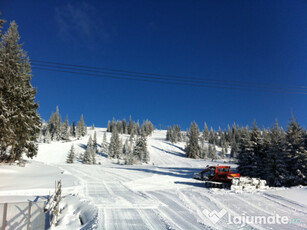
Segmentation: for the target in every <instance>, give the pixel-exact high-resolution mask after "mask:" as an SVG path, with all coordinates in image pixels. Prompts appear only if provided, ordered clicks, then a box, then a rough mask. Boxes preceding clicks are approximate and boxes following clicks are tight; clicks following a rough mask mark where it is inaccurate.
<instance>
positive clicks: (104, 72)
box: [33, 63, 307, 93]
mask: <svg viewBox="0 0 307 230" xmlns="http://www.w3.org/2000/svg"><path fill="white" fill-rule="evenodd" d="M33 65H34V66H35V67H43V68H46V67H48V68H50V67H51V68H56V69H64V70H75V71H78V72H79V71H81V72H85V73H88V72H89V73H102V74H112V75H120V76H125V77H127V76H131V77H136V78H144V79H152V80H171V81H174V82H181V83H202V84H204V83H205V84H206V85H222V86H226V87H227V86H230V87H243V88H247V87H249V88H250V87H254V88H260V89H262V88H263V89H270V90H271V89H274V90H287V91H293V90H294V91H303V92H306V93H307V91H306V90H304V89H292V88H285V87H283V88H282V87H269V86H265V85H264V86H258V85H245V84H233V83H232V84H230V83H228V82H227V83H223V82H207V81H206V80H203V81H196V80H192V81H191V80H186V79H182V80H181V79H180V80H179V79H174V78H165V77H149V76H142V75H135V74H134V75H133V74H130V73H127V74H124V73H116V72H106V71H98V70H87V69H82V68H76V67H66V66H56V65H50V64H36V63H33Z"/></svg>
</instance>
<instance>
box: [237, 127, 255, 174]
mask: <svg viewBox="0 0 307 230" xmlns="http://www.w3.org/2000/svg"><path fill="white" fill-rule="evenodd" d="M253 164H254V149H253V143H252V142H251V138H250V133H249V131H247V130H246V131H245V132H242V135H241V141H240V147H239V155H238V165H239V166H238V170H239V172H240V173H241V174H242V175H243V176H251V174H252V173H251V172H253Z"/></svg>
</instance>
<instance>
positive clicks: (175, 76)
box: [31, 60, 307, 90]
mask: <svg viewBox="0 0 307 230" xmlns="http://www.w3.org/2000/svg"><path fill="white" fill-rule="evenodd" d="M31 62H32V64H40V65H42V64H41V63H45V64H49V65H52V66H68V67H77V68H82V69H88V70H91V71H93V69H95V70H105V71H111V72H117V74H119V73H128V74H134V75H148V76H160V77H167V78H172V79H174V78H178V79H187V80H189V81H191V80H192V81H193V80H196V81H202V82H203V81H205V82H207V81H210V82H223V83H229V84H233V83H238V84H243V85H245V84H246V85H259V86H272V87H282V88H283V87H286V88H287V89H289V88H293V89H299V88H301V89H304V90H305V89H307V86H296V85H281V84H272V83H259V82H248V81H229V80H221V79H210V78H197V77H186V76H178V75H169V74H156V73H144V72H135V71H127V70H118V69H112V68H104V67H94V66H84V65H74V64H64V63H59V62H50V61H40V60H31Z"/></svg>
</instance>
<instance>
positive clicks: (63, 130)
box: [61, 116, 69, 140]
mask: <svg viewBox="0 0 307 230" xmlns="http://www.w3.org/2000/svg"><path fill="white" fill-rule="evenodd" d="M61 137H62V139H63V140H69V121H68V116H66V118H65V122H64V124H62V126H61Z"/></svg>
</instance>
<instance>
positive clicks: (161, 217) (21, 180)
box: [0, 128, 307, 230]
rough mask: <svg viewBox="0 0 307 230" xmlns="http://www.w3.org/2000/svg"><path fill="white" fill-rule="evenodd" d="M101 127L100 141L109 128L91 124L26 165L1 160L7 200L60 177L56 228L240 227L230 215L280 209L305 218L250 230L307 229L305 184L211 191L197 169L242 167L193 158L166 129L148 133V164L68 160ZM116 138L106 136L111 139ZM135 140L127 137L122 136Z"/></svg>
mask: <svg viewBox="0 0 307 230" xmlns="http://www.w3.org/2000/svg"><path fill="white" fill-rule="evenodd" d="M94 131H96V132H97V142H98V144H100V143H101V142H102V138H103V133H104V131H105V129H103V128H95V130H91V129H88V136H86V137H83V138H81V139H80V140H72V141H70V142H52V143H51V144H39V154H38V156H37V157H36V158H35V159H33V160H28V162H27V164H26V166H25V167H18V166H9V165H0V180H1V182H2V183H1V185H0V199H1V202H8V201H9V202H13V201H22V200H35V199H44V197H45V196H46V195H48V194H50V193H52V192H53V191H54V181H55V180H59V179H61V180H62V184H63V195H64V198H63V200H62V202H61V209H62V211H61V215H60V219H59V223H58V226H56V227H53V229H68V230H70V229H71V230H72V229H208V228H213V229H238V228H239V227H240V226H238V225H235V224H229V223H228V221H229V220H228V216H227V215H228V214H230V215H231V216H239V215H244V216H255V215H256V216H260V215H261V216H265V217H268V216H271V215H275V214H278V215H281V216H287V217H288V218H289V219H290V220H293V219H295V220H301V222H297V221H296V222H293V223H291V224H290V223H289V224H287V225H280V224H268V223H266V224H253V223H249V224H246V225H245V226H244V229H294V228H295V229H306V227H307V225H306V224H307V223H306V216H307V203H306V197H307V188H306V187H295V188H271V189H269V190H264V191H240V192H235V191H230V190H225V189H207V188H205V187H204V184H203V182H201V181H196V180H194V179H193V174H194V173H195V172H199V171H201V170H202V169H203V168H205V167H206V166H207V165H216V164H221V165H222V164H227V165H231V166H232V167H236V165H234V164H229V163H224V162H223V161H217V162H216V161H214V162H212V161H205V160H201V159H198V160H195V159H188V158H186V157H185V153H184V151H183V148H184V145H185V144H184V143H177V144H172V143H170V142H168V141H165V136H166V131H164V130H162V131H159V130H156V131H154V133H153V134H152V136H150V137H149V138H148V142H147V146H148V150H149V153H150V163H149V164H143V165H133V166H130V165H120V164H117V163H116V161H112V160H110V159H108V158H107V157H106V155H105V154H101V155H97V162H99V163H100V165H99V164H97V165H83V164H81V163H80V162H78V161H76V162H75V163H74V164H66V163H65V161H66V157H67V154H68V152H69V149H70V147H71V144H74V146H75V150H76V155H79V154H81V153H83V152H84V148H85V145H86V144H87V141H88V138H89V135H93V133H94ZM110 135H111V134H110V133H107V139H108V140H109V139H110ZM128 137H129V136H128V135H121V138H122V139H123V141H125V139H126V138H128ZM204 209H208V210H209V211H213V210H216V212H220V211H221V210H222V209H225V210H226V212H227V214H226V215H224V216H223V217H222V218H221V219H220V220H219V221H218V222H217V223H216V224H214V223H213V222H212V221H211V219H210V218H209V217H208V216H206V215H205V213H204V212H203V210H204ZM81 221H82V224H81Z"/></svg>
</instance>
